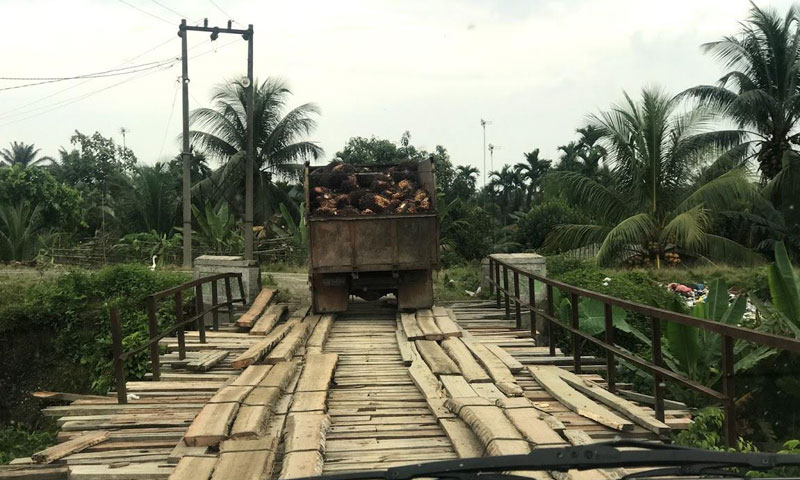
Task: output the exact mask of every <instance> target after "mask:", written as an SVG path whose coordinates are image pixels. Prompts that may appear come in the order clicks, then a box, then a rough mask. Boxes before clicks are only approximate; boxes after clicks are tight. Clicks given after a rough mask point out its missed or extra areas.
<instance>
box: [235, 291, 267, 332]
mask: <svg viewBox="0 0 800 480" xmlns="http://www.w3.org/2000/svg"><path fill="white" fill-rule="evenodd" d="M274 295H275V289H274V288H264V289H262V290H261V292H259V294H258V295H257V296H256V299H255V300H253V304H252V305H251V306H250V308H249V309H248V310H247V311H246V312H245V313H244V314H243V315H242V316H241V317H239V319H238V320H236V325H238V326H240V327H243V328H250V327H252V326H253V323H254V322H255V321H256V319H257V318H258V317H259V316H260V315H261V312H263V311H264V309H265V308H266V307H267V304H268V303H269V302H270V301H272V297H273V296H274Z"/></svg>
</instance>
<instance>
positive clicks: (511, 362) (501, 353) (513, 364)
mask: <svg viewBox="0 0 800 480" xmlns="http://www.w3.org/2000/svg"><path fill="white" fill-rule="evenodd" d="M484 346H485V347H486V348H488V349H489V351H490V352H492V353H494V355H495V356H496V357H497V358H499V359H500V361H501V362H503V363H504V364H505V366H506V367H508V369H509V370H511V373H518V372H521V371H522V368H523V367H522V364H521V363H519V362H518V361H517V360H516V359H515V358H514V357H512V356H511V355H509V354H508V352H506V351H505V350H503V349H502V348H501V347H499V346H498V345H495V344H491V343H487V344H484Z"/></svg>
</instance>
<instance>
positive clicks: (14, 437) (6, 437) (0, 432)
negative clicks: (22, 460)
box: [0, 425, 56, 465]
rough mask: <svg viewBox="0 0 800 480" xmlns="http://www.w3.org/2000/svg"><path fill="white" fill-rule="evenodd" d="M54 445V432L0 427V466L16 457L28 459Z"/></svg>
mask: <svg viewBox="0 0 800 480" xmlns="http://www.w3.org/2000/svg"><path fill="white" fill-rule="evenodd" d="M55 443H56V431H55V430H54V429H51V430H28V429H26V428H23V427H20V426H18V425H10V426H7V427H0V465H4V464H6V463H8V462H10V461H11V460H13V459H15V458H18V457H30V456H31V455H32V454H34V453H36V452H38V451H40V450H44V449H45V448H47V447H49V446H50V445H53V444H55Z"/></svg>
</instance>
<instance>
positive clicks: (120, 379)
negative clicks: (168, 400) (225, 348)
mask: <svg viewBox="0 0 800 480" xmlns="http://www.w3.org/2000/svg"><path fill="white" fill-rule="evenodd" d="M234 278H235V279H236V280H237V283H238V287H239V294H240V298H233V293H232V288H231V279H234ZM220 281H223V282H224V283H225V298H226V299H227V300H226V301H224V302H220V301H219V294H218V288H217V287H218V286H219V284H218V282H220ZM208 283H210V284H211V304H210V306H209V307H208V308H205V303H204V301H203V285H205V284H208ZM188 289H194V291H195V294H194V302H195V312H196V313H195V314H194V315H193V316H191V317H189V318H188V319H184V318H183V292H184V290H188ZM167 297H172V298H173V300H174V302H175V324H174V325H172V326H170V327H169V328H167V329H166V330H164V331H162V332H159V331H158V301H159V300H161V299H164V298H167ZM246 301H247V299H246V298H245V293H244V284H243V281H242V274H241V273H219V274H216V275H211V276H208V277H203V278H198V279H195V280H192V281H189V282H186V283H182V284H180V285H177V286H175V287H172V288H168V289H166V290H162V291H160V292H156V293H154V294H152V295H148V296H147V299H146V305H147V325H148V333H149V338H150V340H149V341H148V342H147V343H145V344H144V345H140V346H139V347H137V348H135V349H133V350H128V351H127V352H123V351H122V328H121V326H120V323H119V310H118V309H117V308H116V307H113V308H111V312H110V314H111V315H110V316H111V343H112V350H113V355H114V378H115V380H116V384H117V386H116V390H117V401H118V403H127V401H128V396H127V391H126V388H125V362H126V361H127V359H128V358H130V357H132V356H133V355H136V354H137V353H140V352H143V351H144V350H146V349H148V348H149V349H150V364H151V368H152V370H153V380H159V379H160V378H161V368H160V360H159V354H160V351H159V346H158V342H159V341H160V340H161V339H163V338H165V337H166V336H167V335H169V334H171V333H172V332H177V337H178V358H180V359H181V360H183V359H184V358H186V337H185V335H184V330H185V327H186V326H187V325H189V324H192V323H194V324H196V327H197V331H198V336H199V337H200V343H206V324H205V317H206V315H208V314H209V313H210V314H211V315H212V326H213V329H214V330H219V310H220V308H222V307H228V311H227V313H228V321H229V322H233V304H234V303H237V302H242V305H245V304H246Z"/></svg>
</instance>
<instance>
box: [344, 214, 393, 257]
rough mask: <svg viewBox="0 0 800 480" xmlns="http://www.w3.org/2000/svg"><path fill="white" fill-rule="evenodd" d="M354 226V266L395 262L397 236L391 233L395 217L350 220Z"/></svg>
mask: <svg viewBox="0 0 800 480" xmlns="http://www.w3.org/2000/svg"><path fill="white" fill-rule="evenodd" d="M350 223H351V224H352V225H353V228H355V235H354V240H355V262H354V263H353V266H354V267H356V268H359V267H362V266H368V265H372V264H376V263H389V264H392V263H394V264H396V263H397V262H396V261H395V259H394V252H395V245H396V243H397V237H396V236H394V235H392V233H393V230H394V228H393V226H395V225H396V224H395V219H392V218H371V219H365V220H364V221H361V222H350Z"/></svg>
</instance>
